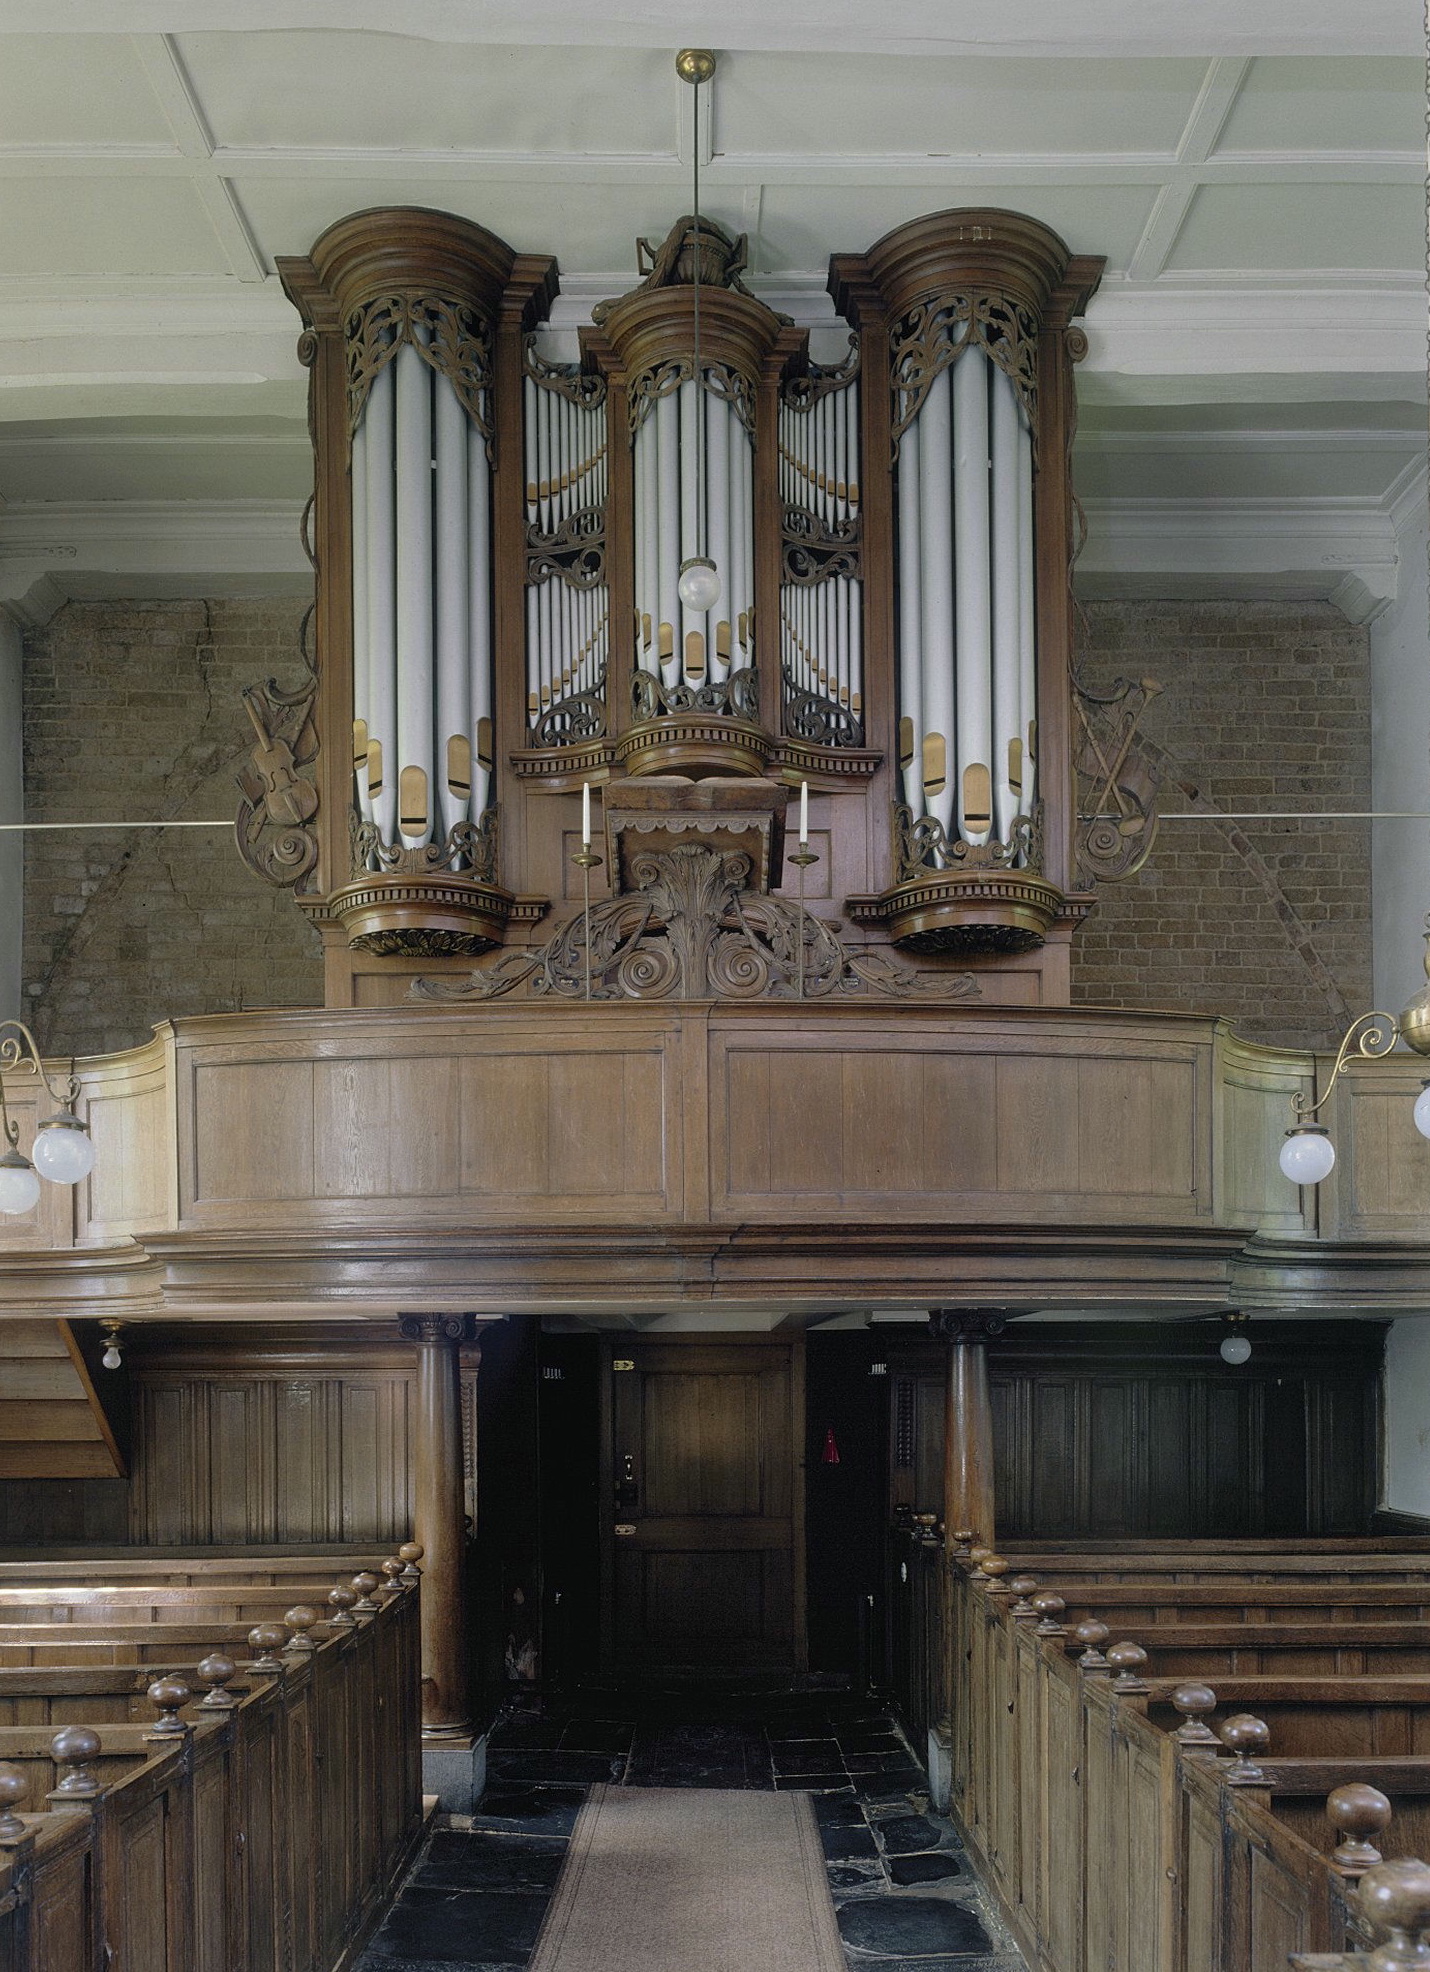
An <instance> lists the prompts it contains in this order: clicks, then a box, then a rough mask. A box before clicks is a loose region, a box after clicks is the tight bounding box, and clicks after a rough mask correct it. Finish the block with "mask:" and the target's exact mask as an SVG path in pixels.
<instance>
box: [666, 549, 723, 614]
mask: <svg viewBox="0 0 1430 1972" xmlns="http://www.w3.org/2000/svg"><path fill="white" fill-rule="evenodd" d="M675 586H676V589H677V591H678V592H679V595H680V600H681V601H682V602H683V603H684V604H685V607H686V608H687V609H694V610H707V609H714V607H715V605H716V603H718V602H719V600H720V576H719V572H718V571H717V569H716V567H715V564H714V562H713V561H709V560H707V558H706V557H705V556H704V555H691V556H690V557H689V558H688V559H687V560H685V561H683V562H682V563H681V564H680V580H679V581H678V582H677V583H676V585H675Z"/></svg>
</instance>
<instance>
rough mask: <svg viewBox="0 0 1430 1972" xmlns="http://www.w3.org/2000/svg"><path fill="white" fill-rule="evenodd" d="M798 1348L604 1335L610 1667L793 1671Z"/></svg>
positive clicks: (799, 1486)
mask: <svg viewBox="0 0 1430 1972" xmlns="http://www.w3.org/2000/svg"><path fill="white" fill-rule="evenodd" d="M803 1367H804V1363H803V1339H802V1338H785V1337H780V1338H778V1339H770V1338H768V1337H765V1336H760V1337H758V1338H752V1339H751V1340H750V1341H748V1342H746V1341H740V1340H731V1341H725V1340H723V1339H722V1340H721V1341H719V1342H714V1341H711V1340H709V1339H707V1338H705V1337H691V1338H689V1339H686V1338H683V1337H679V1338H676V1337H663V1338H662V1339H661V1340H660V1341H654V1340H652V1341H637V1340H633V1339H631V1338H630V1337H627V1336H618V1337H616V1338H614V1339H612V1340H610V1341H609V1342H608V1343H607V1345H606V1349H605V1361H604V1374H603V1381H604V1385H605V1404H606V1426H607V1428H606V1432H605V1437H606V1442H607V1446H608V1453H607V1460H606V1475H607V1479H608V1488H607V1492H606V1500H607V1505H608V1512H609V1519H608V1522H607V1532H606V1536H605V1541H604V1558H605V1564H606V1565H605V1567H604V1569H603V1571H602V1573H603V1593H602V1617H603V1624H602V1627H603V1632H604V1636H603V1642H604V1646H605V1649H604V1655H605V1658H606V1661H607V1663H610V1664H614V1665H617V1666H630V1667H632V1668H634V1667H641V1668H644V1669H668V1670H674V1669H690V1670H712V1671H713V1670H739V1669H742V1668H747V1667H753V1666H767V1665H773V1666H789V1667H791V1668H794V1669H801V1668H803V1666H804V1664H805V1662H806V1649H805V1635H804V1484H803V1464H802V1457H803V1443H804V1378H803Z"/></svg>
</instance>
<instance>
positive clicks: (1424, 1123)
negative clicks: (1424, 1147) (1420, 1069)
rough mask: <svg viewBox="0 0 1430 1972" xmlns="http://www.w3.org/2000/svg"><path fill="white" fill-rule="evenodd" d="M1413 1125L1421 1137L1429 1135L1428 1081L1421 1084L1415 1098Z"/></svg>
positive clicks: (1429, 1084)
mask: <svg viewBox="0 0 1430 1972" xmlns="http://www.w3.org/2000/svg"><path fill="white" fill-rule="evenodd" d="M1414 1116H1415V1127H1416V1129H1417V1130H1418V1131H1419V1132H1420V1134H1421V1136H1422V1137H1430V1082H1426V1083H1424V1084H1423V1085H1422V1087H1421V1090H1420V1093H1419V1095H1418V1096H1417V1097H1416V1098H1415V1109H1414Z"/></svg>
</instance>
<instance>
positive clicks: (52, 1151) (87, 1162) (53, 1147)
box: [34, 1109, 94, 1185]
mask: <svg viewBox="0 0 1430 1972" xmlns="http://www.w3.org/2000/svg"><path fill="white" fill-rule="evenodd" d="M34 1158H35V1169H36V1170H37V1171H38V1172H39V1174H40V1176H41V1177H42V1178H48V1179H49V1180H50V1181H51V1183H53V1184H57V1185H74V1184H78V1183H79V1181H80V1179H81V1178H87V1177H88V1176H89V1174H90V1172H91V1171H92V1170H93V1169H94V1145H93V1143H91V1141H90V1135H89V1131H88V1130H87V1129H86V1128H85V1126H84V1124H83V1123H81V1122H80V1120H79V1118H78V1117H77V1116H76V1115H75V1113H74V1111H73V1110H69V1109H66V1110H62V1111H61V1112H60V1113H59V1115H57V1116H47V1117H46V1118H45V1120H44V1122H43V1123H41V1125H40V1127H39V1131H38V1133H37V1134H36V1137H35V1148H34Z"/></svg>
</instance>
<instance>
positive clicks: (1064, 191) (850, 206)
mask: <svg viewBox="0 0 1430 1972" xmlns="http://www.w3.org/2000/svg"><path fill="white" fill-rule="evenodd" d="M1154 196H1155V190H1154V188H1151V187H1147V186H1140V185H1091V186H1066V185H1065V186H1051V185H1048V186H1043V185H987V184H982V183H980V184H976V185H969V184H967V183H963V184H960V183H959V181H958V179H957V176H956V175H954V174H950V177H949V182H948V183H947V185H944V186H939V187H936V188H935V187H932V186H927V185H925V186H921V187H918V188H911V187H909V186H894V185H890V186H880V187H879V188H877V189H874V188H872V187H870V188H863V187H852V188H840V187H837V186H830V185H767V186H766V187H765V192H764V202H763V205H762V207H761V213H760V251H759V256H758V261H757V264H758V265H759V266H760V267H761V268H765V269H780V268H813V269H822V268H823V267H824V266H825V265H826V263H827V262H828V259H829V256H830V254H831V253H861V252H863V251H864V249H865V248H867V247H871V246H872V245H873V244H874V242H875V241H876V240H878V239H882V238H883V236H884V234H885V233H887V232H890V231H891V230H892V229H893V228H894V227H895V226H902V225H903V224H904V223H905V222H906V221H907V220H910V219H917V218H919V217H920V216H921V215H922V214H924V213H928V212H941V211H944V210H945V209H946V208H949V207H955V206H961V205H980V206H996V207H1003V208H1006V209H1007V210H1009V211H1012V212H1023V213H1028V214H1030V215H1031V216H1032V217H1033V218H1035V219H1041V220H1042V222H1043V224H1044V225H1046V226H1051V227H1052V229H1053V231H1054V232H1055V233H1060V234H1061V235H1062V237H1063V239H1064V240H1066V242H1067V244H1068V246H1069V247H1071V248H1072V250H1073V251H1074V252H1075V253H1105V254H1106V255H1107V258H1108V265H1109V267H1110V268H1111V269H1113V270H1116V269H1117V268H1119V267H1123V266H1125V265H1126V263H1127V261H1128V260H1129V259H1130V257H1131V255H1132V252H1133V249H1134V248H1135V247H1136V245H1137V242H1138V240H1139V239H1140V238H1141V236H1142V229H1143V227H1144V225H1145V224H1146V220H1147V214H1148V212H1149V211H1150V209H1151V205H1152V200H1153V198H1154Z"/></svg>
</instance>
